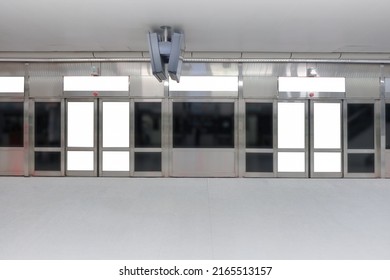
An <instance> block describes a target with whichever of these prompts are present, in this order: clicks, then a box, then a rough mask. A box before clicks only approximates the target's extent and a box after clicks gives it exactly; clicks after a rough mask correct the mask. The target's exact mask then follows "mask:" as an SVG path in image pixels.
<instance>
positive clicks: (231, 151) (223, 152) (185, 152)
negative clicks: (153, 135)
mask: <svg viewBox="0 0 390 280" xmlns="http://www.w3.org/2000/svg"><path fill="white" fill-rule="evenodd" d="M175 102H207V103H233V104H234V132H233V133H234V147H233V148H174V147H173V103H175ZM168 103H169V108H168V112H169V113H168V114H169V134H170V135H169V176H171V177H237V176H238V168H237V166H238V164H237V160H238V138H239V137H238V128H237V126H238V117H237V115H238V114H237V112H238V99H237V98H226V97H223V98H222V97H221V98H216V97H210V98H205V97H190V98H188V97H182V96H181V97H173V98H172V97H171V98H169V99H168ZM210 153H216V154H219V155H218V156H219V162H220V164H223V163H225V160H224V158H225V156H226V159H227V161H231V160H233V171H232V172H213V171H210V172H208V173H207V174H197V173H196V172H190V171H189V172H182V171H180V172H177V171H176V170H175V166H174V162H175V159H176V158H177V157H183V156H189V155H191V154H192V155H196V154H198V155H200V154H201V156H203V155H206V154H207V155H209V154H210ZM232 155H233V156H232Z"/></svg>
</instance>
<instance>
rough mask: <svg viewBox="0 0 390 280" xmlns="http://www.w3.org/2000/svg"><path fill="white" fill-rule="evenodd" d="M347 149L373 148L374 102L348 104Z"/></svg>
mask: <svg viewBox="0 0 390 280" xmlns="http://www.w3.org/2000/svg"><path fill="white" fill-rule="evenodd" d="M348 149H374V104H348Z"/></svg>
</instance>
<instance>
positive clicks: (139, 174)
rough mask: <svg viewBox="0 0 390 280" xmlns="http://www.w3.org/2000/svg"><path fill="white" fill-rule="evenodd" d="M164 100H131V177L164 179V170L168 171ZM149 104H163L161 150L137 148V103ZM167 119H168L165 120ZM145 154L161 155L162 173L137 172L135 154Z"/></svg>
mask: <svg viewBox="0 0 390 280" xmlns="http://www.w3.org/2000/svg"><path fill="white" fill-rule="evenodd" d="M163 101H164V99H162V98H134V99H131V109H130V114H131V118H130V127H131V129H130V132H131V134H130V138H131V141H130V143H131V144H130V146H131V153H130V154H131V161H130V163H131V175H132V176H135V177H162V176H163V174H164V170H165V169H166V165H168V164H167V162H166V160H164V148H163V147H164V146H165V145H166V143H165V141H164V139H165V137H164V135H165V134H166V133H167V131H166V128H167V127H166V125H165V124H164V116H165V114H166V113H167V112H166V111H165V110H164V102H163ZM147 102H157V103H160V104H161V147H159V148H157V147H156V148H141V147H135V133H136V131H135V103H147ZM165 119H166V118H165ZM144 152H158V153H161V171H135V153H144Z"/></svg>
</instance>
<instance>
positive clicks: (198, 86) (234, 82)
mask: <svg viewBox="0 0 390 280" xmlns="http://www.w3.org/2000/svg"><path fill="white" fill-rule="evenodd" d="M169 90H170V91H238V78H237V77H212V76H208V77H205V76H181V77H180V83H176V82H174V81H172V80H170V83H169Z"/></svg>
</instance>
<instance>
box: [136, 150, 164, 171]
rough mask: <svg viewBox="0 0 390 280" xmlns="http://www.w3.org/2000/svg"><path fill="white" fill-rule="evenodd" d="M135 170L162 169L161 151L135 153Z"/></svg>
mask: <svg viewBox="0 0 390 280" xmlns="http://www.w3.org/2000/svg"><path fill="white" fill-rule="evenodd" d="M134 171H161V153H134Z"/></svg>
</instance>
